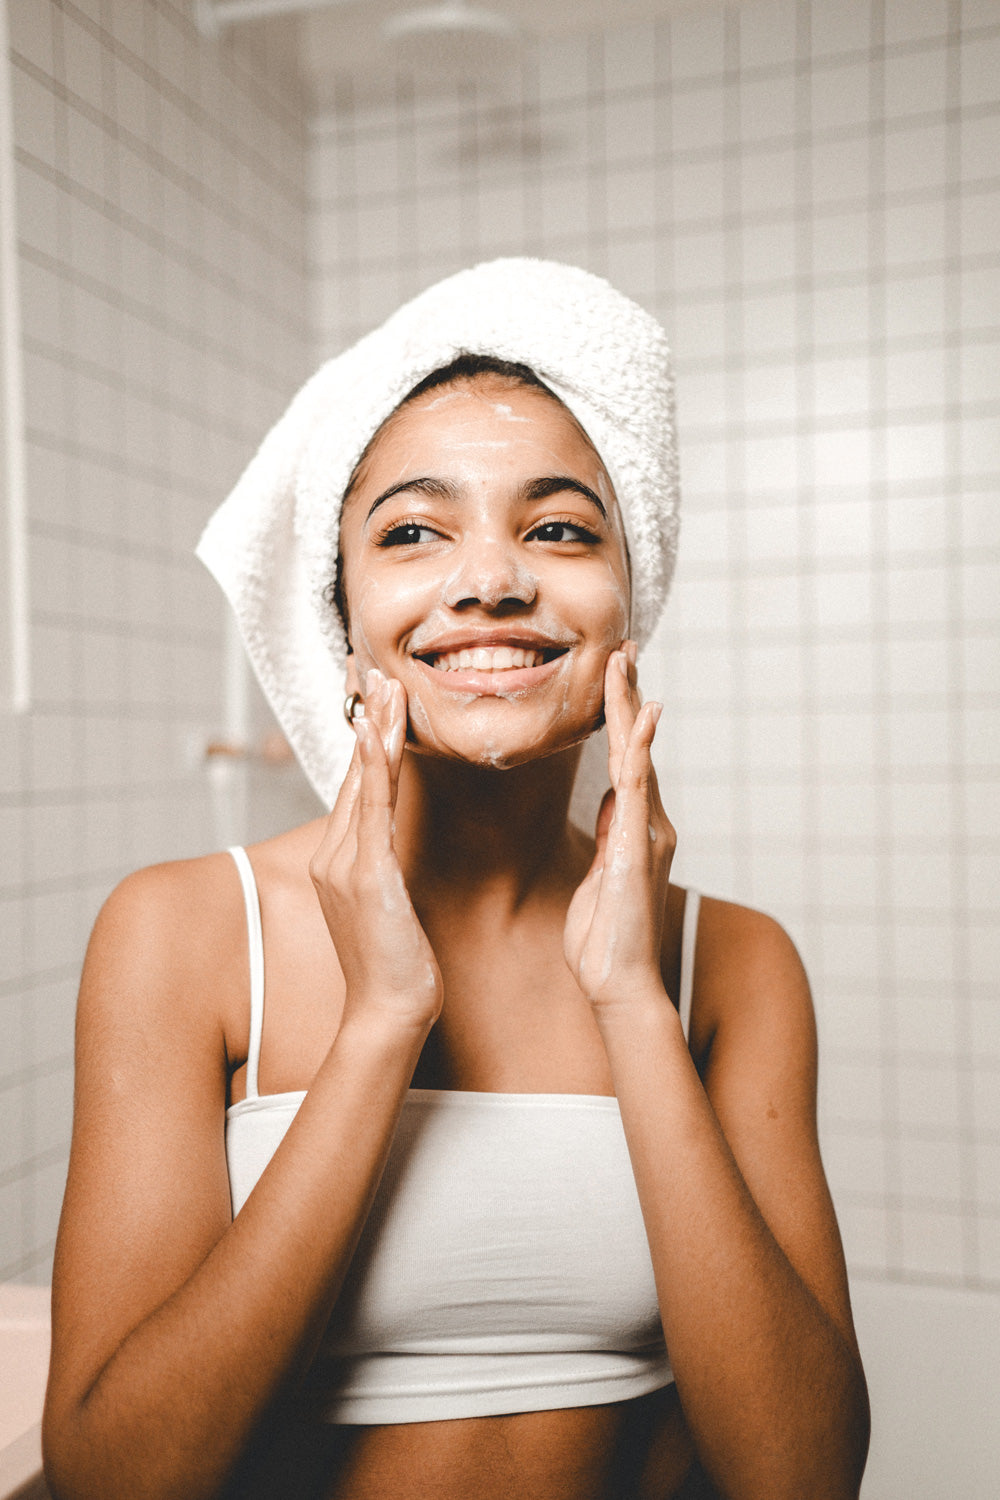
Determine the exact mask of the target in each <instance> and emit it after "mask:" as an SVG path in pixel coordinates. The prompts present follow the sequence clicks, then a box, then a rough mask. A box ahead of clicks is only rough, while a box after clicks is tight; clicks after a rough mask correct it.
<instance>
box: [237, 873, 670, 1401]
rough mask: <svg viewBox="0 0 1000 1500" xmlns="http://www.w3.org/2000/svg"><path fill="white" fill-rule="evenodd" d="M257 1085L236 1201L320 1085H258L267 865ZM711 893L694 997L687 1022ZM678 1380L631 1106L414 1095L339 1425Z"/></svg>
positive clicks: (349, 1287) (327, 1342)
mask: <svg viewBox="0 0 1000 1500" xmlns="http://www.w3.org/2000/svg"><path fill="white" fill-rule="evenodd" d="M231 853H232V855H233V858H234V859H235V860H236V864H237V867H238V869H239V872H240V878H241V880H242V882H243V891H244V896H245V898H246V908H247V924H248V929H249V936H250V992H251V993H250V1047H249V1054H248V1057H247V1095H246V1098H245V1099H243V1100H241V1101H240V1102H239V1103H238V1104H234V1105H232V1106H231V1107H230V1109H229V1110H227V1112H226V1159H227V1162H228V1167H229V1182H230V1190H231V1193H232V1204H233V1213H234V1214H237V1213H239V1211H240V1209H241V1208H242V1206H243V1204H244V1203H245V1202H246V1200H247V1198H248V1197H249V1195H250V1193H251V1191H252V1189H253V1187H254V1185H255V1183H256V1182H257V1179H258V1178H259V1177H260V1175H261V1173H262V1172H263V1171H264V1168H265V1167H266V1166H267V1164H268V1162H269V1161H270V1160H271V1157H272V1156H273V1154H274V1152H275V1151H276V1150H277V1147H278V1145H279V1143H280V1141H281V1139H282V1137H283V1136H284V1134H285V1131H286V1130H287V1129H288V1127H289V1125H290V1124H291V1121H292V1120H293V1118H294V1116H295V1112H296V1110H297V1109H298V1108H299V1105H300V1104H301V1103H302V1100H303V1099H304V1098H305V1094H304V1093H301V1092H296V1093H284V1094H265V1095H260V1094H259V1093H258V1091H257V1071H258V1064H259V1060H260V1045H261V1034H262V1028H263V1018H264V982H263V981H264V953H263V942H262V936H261V924H260V906H259V902H258V896H257V888H256V883H255V881H254V876H253V871H252V869H251V866H250V861H249V859H248V858H247V856H246V853H245V851H244V850H242V849H233V850H232V851H231ZM698 904H699V898H698V894H697V892H694V891H689V892H688V893H687V897H686V902H685V908H684V926H683V934H682V939H681V983H680V996H679V1002H680V1003H679V1010H680V1016H681V1022H682V1025H683V1029H684V1035H685V1037H686V1036H687V1035H688V1032H689V1024H690V1013H691V993H692V981H693V970H694V948H695V939H696V932H697V922H698ZM672 1379H673V1375H672V1373H671V1369H670V1364H669V1361H668V1359H667V1352H666V1349H665V1347H664V1343H663V1329H662V1327H661V1324H660V1317H659V1310H658V1306H657V1300H656V1287H655V1284H654V1281H653V1267H652V1263H651V1260H650V1255H649V1247H648V1244H647V1241H646V1235H645V1230H644V1228H643V1222H642V1213H641V1210H640V1207H639V1198H638V1193H637V1192H636V1186H635V1179H634V1178H633V1175H632V1167H631V1163H630V1160H629V1155H628V1147H627V1145H626V1142H625V1133H624V1130H623V1128H622V1122H621V1115H620V1113H619V1109H618V1101H617V1100H616V1099H613V1098H607V1097H605V1096H603V1095H596V1094H494V1093H472V1092H463V1091H459V1090H453V1089H410V1090H409V1091H408V1093H407V1095H406V1098H405V1100H404V1102H403V1107H402V1112H401V1114H400V1118H399V1123H398V1125H397V1128H396V1133H395V1136H394V1138H393V1143H392V1146H391V1148H390V1152H389V1157H388V1160H387V1163H386V1167H385V1171H384V1173H383V1175H382V1180H381V1182H380V1184H379V1188H378V1191H377V1193H376V1195H375V1200H374V1203H373V1205H372V1209H371V1212H370V1213H369V1216H368V1219H367V1221H366V1223H365V1227H364V1229H363V1231H362V1234H361V1238H360V1240H359V1243H358V1247H357V1250H356V1251H355V1253H354V1257H353V1259H352V1262H351V1266H350V1270H349V1272H348V1275H347V1279H346V1281H345V1284H344V1287H343V1290H342V1292H341V1295H340V1297H339V1299H338V1302H337V1307H336V1310H335V1312H334V1316H333V1318H332V1319H331V1322H330V1325H329V1327H328V1328H327V1331H326V1334H325V1335H324V1339H323V1342H322V1345H321V1348H320V1352H319V1355H318V1356H317V1360H316V1363H315V1365H314V1368H313V1372H312V1375H311V1378H310V1387H311V1389H310V1391H309V1392H308V1395H307V1399H308V1401H309V1403H310V1405H312V1406H314V1407H315V1409H316V1411H317V1413H318V1415H319V1416H320V1417H321V1418H322V1419H323V1420H326V1421H329V1422H338V1423H363V1424H372V1423H374V1424H383V1423H395V1422H424V1421H438V1420H446V1419H451V1418H458V1417H475V1416H496V1415H499V1414H501V1413H507V1412H520V1411H543V1410H551V1409H554V1408H557V1407H570V1406H595V1405H600V1404H602V1403H604V1402H609V1401H623V1400H627V1399H630V1398H632V1397H636V1396H642V1395H645V1394H647V1393H648V1392H650V1391H654V1390H658V1389H659V1388H660V1387H661V1386H664V1385H669V1384H670V1382H671V1381H672Z"/></svg>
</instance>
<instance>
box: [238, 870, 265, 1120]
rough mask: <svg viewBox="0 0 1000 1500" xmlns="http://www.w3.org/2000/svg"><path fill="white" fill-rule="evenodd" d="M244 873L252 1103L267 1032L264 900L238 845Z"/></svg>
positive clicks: (249, 1083) (248, 1053)
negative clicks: (263, 925) (265, 1024)
mask: <svg viewBox="0 0 1000 1500" xmlns="http://www.w3.org/2000/svg"><path fill="white" fill-rule="evenodd" d="M229 853H230V854H231V855H232V856H233V859H234V860H235V861H236V868H237V870H239V872H240V884H241V885H242V886H243V901H244V903H245V905H246V910H247V943H248V946H249V950H250V1045H249V1047H248V1049H247V1092H246V1097H247V1098H248V1099H256V1098H257V1069H258V1067H259V1064H260V1041H261V1035H262V1033H263V1030H264V933H263V929H262V928H261V922H260V897H259V896H258V894H257V882H256V880H255V879H254V874H253V866H252V865H251V863H250V860H249V859H248V857H247V852H246V850H245V849H243V848H241V847H240V846H239V845H238V844H237V845H235V846H234V847H233V848H232V849H230V850H229Z"/></svg>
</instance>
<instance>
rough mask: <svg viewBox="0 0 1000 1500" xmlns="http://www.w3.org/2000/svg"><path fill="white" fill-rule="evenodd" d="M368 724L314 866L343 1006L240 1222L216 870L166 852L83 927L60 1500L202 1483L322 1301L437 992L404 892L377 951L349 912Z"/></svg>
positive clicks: (56, 1402)
mask: <svg viewBox="0 0 1000 1500" xmlns="http://www.w3.org/2000/svg"><path fill="white" fill-rule="evenodd" d="M362 733H363V734H364V735H365V745H366V749H365V752H364V754H363V755H362V757H361V758H362V759H365V769H364V772H363V773H362V772H361V769H360V767H358V768H356V775H355V782H354V786H353V791H351V790H350V789H349V796H348V801H349V802H350V807H347V806H346V805H345V806H344V807H340V804H338V807H340V819H339V822H338V817H337V813H336V810H335V814H334V815H333V816H332V817H331V821H330V826H329V829H328V834H327V838H326V839H325V840H324V846H323V848H322V849H321V851H320V853H319V855H318V857H317V860H316V862H315V866H314V872H313V873H314V879H315V880H316V884H317V889H318V892H319V895H320V899H321V902H322V903H323V906H324V911H325V912H326V913H327V916H328V921H330V922H331V923H332V927H333V928H336V929H337V931H338V936H340V934H341V929H343V957H342V962H343V964H344V968H345V978H346V979H347V983H348V1003H347V1005H346V1006H345V1013H344V1020H343V1023H342V1025H341V1027H340V1030H339V1032H338V1035H337V1037H336V1039H335V1041H334V1042H333V1045H332V1046H331V1048H330V1051H329V1053H328V1054H327V1057H326V1059H325V1060H324V1062H323V1063H322V1065H321V1067H320V1069H319V1071H318V1073H317V1075H316V1078H315V1080H314V1082H313V1084H312V1087H311V1088H310V1090H309V1093H308V1095H307V1096H306V1099H305V1101H304V1102H303V1104H302V1107H301V1109H300V1110H299V1112H298V1115H297V1116H296V1118H295V1120H294V1122H293V1123H292V1125H291V1127H290V1128H289V1130H288V1133H287V1135H286V1136H285V1139H284V1140H283V1142H282V1144H281V1146H280V1147H279V1149H278V1151H277V1152H276V1154H275V1156H274V1158H273V1160H272V1162H271V1163H270V1164H269V1165H268V1167H267V1169H266V1170H265V1172H264V1173H263V1175H262V1177H261V1179H260V1181H259V1183H258V1184H257V1187H256V1188H255V1189H254V1191H253V1192H252V1193H251V1195H250V1198H249V1199H248V1201H247V1203H246V1204H245V1206H244V1208H243V1209H242V1211H241V1212H240V1214H239V1215H238V1217H237V1218H236V1219H235V1221H231V1216H230V1208H229V1189H228V1181H227V1176H226V1166H225V1157H224V1140H223V1114H224V1105H225V1089H226V1076H225V1074H226V1069H225V1057H224V1048H223V1043H222V1037H221V1034H220V1026H219V1009H218V1007H217V1006H213V1004H212V1003H211V996H210V995H209V994H207V993H206V976H208V977H210V976H212V975H213V973H216V974H217V973H218V972H219V959H218V956H217V955H215V954H214V946H215V945H216V944H217V943H218V940H219V939H218V933H217V931H216V929H217V927H218V925H219V924H218V922H217V921H216V920H213V918H212V916H211V914H210V915H209V916H208V917H207V918H206V915H205V911H204V907H205V903H206V900H207V902H208V906H209V908H210V913H211V911H217V910H218V909H219V905H220V903H221V901H223V900H224V898H222V897H220V896H219V894H218V887H219V882H220V880H221V878H222V877H221V875H220V874H219V870H220V864H219V862H218V861H216V862H211V861H210V862H205V866H204V868H205V869H206V870H207V873H206V874H205V875H204V876H203V877H201V878H200V879H194V878H192V875H191V872H190V869H188V870H185V868H184V867H180V869H178V868H177V867H173V868H171V867H164V868H162V869H160V870H153V871H148V872H144V873H143V874H142V875H140V876H138V877H133V879H132V880H130V881H128V882H126V883H125V885H124V886H123V887H121V888H120V889H119V891H118V892H117V893H116V894H115V896H114V897H113V898H112V899H111V901H110V902H109V903H108V905H107V906H106V908H105V910H104V912H103V913H102V915H101V917H100V919H99V921H98V924H97V927H96V929H95V932H94V937H93V939H92V942H91V946H90V950H89V952H88V957H87V962H86V966H85V974H84V981H83V986H82V990H81V997H80V1008H79V1019H78V1050H77V1057H78V1062H77V1097H76V1111H75V1119H74V1140H73V1150H72V1157H71V1165H70V1178H69V1184H68V1188H67V1195H66V1202H65V1207H64V1212H63V1219H62V1223H61V1227H60V1235H59V1244H58V1248H57V1258H56V1270H55V1278H54V1288H53V1313H54V1321H53V1327H54V1338H53V1359H52V1372H51V1376H50V1384H49V1391H48V1397H47V1403H46V1412H45V1423H44V1448H45V1460H46V1474H47V1477H48V1480H49V1484H50V1487H51V1489H52V1491H53V1494H54V1495H55V1496H56V1497H57V1500H76V1497H80V1500H100V1497H103V1496H111V1495H114V1496H119V1495H123V1494H127V1495H129V1496H130V1497H136V1500H142V1497H147V1496H148V1497H157V1500H164V1497H168V1496H177V1497H178V1500H180V1497H184V1500H197V1497H201V1496H211V1495H216V1494H218V1493H219V1492H220V1491H221V1490H222V1489H223V1488H224V1486H225V1483H226V1480H227V1478H228V1476H229V1475H230V1474H231V1472H232V1470H233V1468H234V1466H235V1465H236V1464H237V1462H238V1460H239V1458H240V1456H241V1455H242V1454H243V1453H244V1451H245V1450H246V1448H247V1446H248V1444H249V1443H250V1441H251V1440H252V1438H253V1436H254V1434H255V1433H256V1432H257V1431H258V1430H259V1429H260V1428H261V1425H262V1424H263V1423H264V1422H265V1421H266V1418H267V1416H268V1414H269V1412H270V1411H271V1410H272V1409H273V1408H274V1407H275V1405H276V1403H278V1402H279V1401H280V1399H281V1397H282V1396H283V1395H284V1394H285V1393H286V1392H287V1391H288V1390H289V1388H290V1387H291V1385H292V1384H293V1383H294V1382H295V1380H296V1378H297V1377H298V1375H299V1374H300V1373H301V1371H302V1370H303V1369H304V1368H305V1366H306V1364H307V1363H308V1361H309V1359H310V1357H311V1355H312V1353H313V1352H314V1349H315V1345H316V1343H317V1341H318V1339H319V1337H320V1335H321V1333H322V1330H323V1328H324V1326H325V1324H326V1321H327V1319H328V1317H329V1314H330V1311H331V1309H332V1307H333V1305H334V1303H335V1301H336V1297H337V1294H338V1291H339V1288H340V1285H341V1283H342V1280H343V1276H344V1274H345V1271H346V1269H347V1266H348V1264H349V1261H350V1257H351V1254H352V1252H353V1249H354V1246H355V1244H356V1241H357V1237H358V1234H359V1233H360V1230H361V1227H362V1225H363V1223H364V1219H365V1216H366V1214H367V1212H368V1208H369V1206H370V1203H371V1199H372V1196H373V1194H374V1192H375V1189H376V1186H377V1184H378V1180H379V1177H380V1174H381V1170H382V1167H383V1165H384V1162H385V1157H386V1154H387V1152H388V1148H389V1144H390V1141H391V1138H392V1131H393V1128H394V1125H395V1121H396V1118H397V1115H398V1111H399V1107H400V1104H401V1101H402V1099H403V1096H404V1094H405V1091H406V1088H407V1085H408V1083H409V1079H410V1076H411V1073H412V1070H413V1067H414V1066H415V1063H416V1059H417V1057H418V1056H419V1052H420V1047H421V1045H422V1043H423V1041H424V1039H425V1037H426V1035H427V1032H428V1031H429V1029H430V1026H431V1025H432V1024H433V1019H434V1016H435V1014H436V1010H437V1007H438V1006H439V1005H440V992H439V983H440V981H439V976H437V971H436V965H434V963H433V955H431V954H430V953H429V949H427V950H426V952H422V950H421V939H422V933H420V931H419V928H418V927H417V924H416V919H415V918H412V923H410V924H409V926H408V919H407V916H406V910H405V909H402V908H401V909H400V912H399V913H398V914H397V915H398V920H397V922H396V925H395V928H394V929H393V932H392V935H391V941H390V942H389V945H388V946H387V947H386V950H385V952H384V953H382V954H380V953H379V944H378V941H376V940H375V939H373V935H372V932H371V931H370V930H369V929H370V924H366V923H365V922H364V921H363V919H362V918H361V917H360V915H359V912H360V911H361V909H362V908H363V907H364V906H365V905H366V904H367V905H368V906H369V909H370V906H371V902H372V899H373V895H374V892H376V891H381V890H382V889H383V888H384V886H385V883H386V881H387V880H388V881H389V883H390V884H391V878H390V877H391V870H390V869H388V867H387V866H386V860H387V859H390V856H391V839H390V837H389V833H388V830H389V828H390V827H391V812H392V792H393V788H392V785H391V783H392V780H393V777H392V768H391V765H390V764H389V762H388V761H387V758H386V756H385V754H384V753H382V750H381V742H380V740H379V737H378V735H376V734H375V733H374V731H373V730H371V729H370V726H369V727H368V728H366V729H365V730H363V731H362ZM366 757H367V758H366ZM390 864H391V860H390ZM212 868H214V869H215V872H216V873H215V874H214V875H213V874H212ZM226 876H227V878H228V879H229V880H230V888H231V884H232V882H231V874H230V872H229V871H228V870H227V871H226ZM352 920H353V921H354V923H355V925H356V926H357V928H358V932H357V934H356V935H355V938H354V939H353V946H352V940H351V938H350V931H349V930H350V928H351V924H352ZM383 931H384V928H383ZM407 944H409V948H408V947H407ZM423 947H424V948H426V939H423ZM339 951H341V950H340V945H339V944H338V952H339ZM415 953H416V954H417V955H418V956H419V957H420V958H421V959H422V963H416V964H415V963H414V962H413V955H414V954H415ZM400 954H403V956H404V959H405V960H406V961H405V962H403V963H402V964H400V963H399V956H400ZM415 974H416V975H417V978H416V979H414V975H415Z"/></svg>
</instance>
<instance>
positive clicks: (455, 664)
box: [431, 646, 543, 672]
mask: <svg viewBox="0 0 1000 1500" xmlns="http://www.w3.org/2000/svg"><path fill="white" fill-rule="evenodd" d="M542 660H543V657H542V653H541V651H525V650H522V649H521V647H520V646H476V647H475V649H474V650H467V649H466V650H462V651H443V652H442V653H441V655H440V656H435V657H432V658H431V665H432V666H433V667H434V669H435V670H436V671H438V672H469V671H473V672H510V671H512V670H513V669H514V668H516V667H537V666H539V665H540V664H541V662H542Z"/></svg>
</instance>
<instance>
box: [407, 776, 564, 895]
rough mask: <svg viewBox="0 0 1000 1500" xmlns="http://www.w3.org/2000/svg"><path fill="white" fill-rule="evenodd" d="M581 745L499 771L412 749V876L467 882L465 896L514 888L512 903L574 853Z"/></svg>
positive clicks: (420, 881)
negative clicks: (572, 810) (573, 802)
mask: <svg viewBox="0 0 1000 1500" xmlns="http://www.w3.org/2000/svg"><path fill="white" fill-rule="evenodd" d="M579 758H580V750H579V747H574V748H573V749H571V750H567V751H563V752H561V753H559V754H557V755H552V756H547V757H546V758H545V759H544V760H538V761H532V762H530V763H529V764H527V765H523V766H515V767H513V768H511V769H510V770H506V771H497V770H495V769H493V768H492V767H481V766H471V765H468V764H467V763H466V762H464V761H457V760H443V759H438V758H436V757H433V756H427V755H413V754H407V755H406V756H405V757H404V761H403V767H402V772H401V775H400V785H399V800H398V803H397V809H396V848H397V851H398V853H399V856H400V860H401V862H402V864H403V868H404V870H405V871H406V872H407V878H408V880H413V881H414V882H415V883H416V884H417V885H419V886H420V887H422V888H424V889H427V888H429V887H438V888H441V887H461V890H462V894H463V898H474V896H475V895H476V894H477V893H484V892H485V891H486V889H487V888H489V889H490V890H491V891H493V892H496V891H497V890H498V888H502V887H505V886H506V887H507V888H508V889H509V892H510V901H511V904H512V905H518V904H520V903H521V902H522V901H523V900H524V899H525V897H526V896H527V895H528V894H529V892H530V891H532V890H534V889H537V888H538V887H539V886H540V885H541V884H543V883H544V882H545V881H546V880H547V879H549V880H550V879H552V878H553V877H556V878H557V877H558V874H559V872H560V871H563V870H565V868H566V865H567V862H568V861H569V860H570V859H571V857H572V850H573V848H574V847H575V844H576V835H575V834H574V831H573V830H572V827H571V825H570V823H569V802H570V795H571V793H572V790H573V781H574V778H575V776H576V768H577V764H578V762H579Z"/></svg>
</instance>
